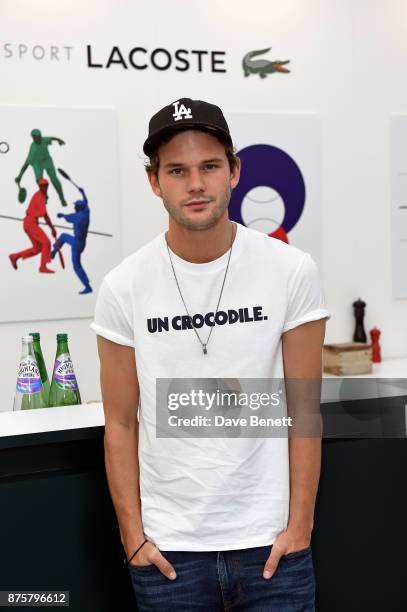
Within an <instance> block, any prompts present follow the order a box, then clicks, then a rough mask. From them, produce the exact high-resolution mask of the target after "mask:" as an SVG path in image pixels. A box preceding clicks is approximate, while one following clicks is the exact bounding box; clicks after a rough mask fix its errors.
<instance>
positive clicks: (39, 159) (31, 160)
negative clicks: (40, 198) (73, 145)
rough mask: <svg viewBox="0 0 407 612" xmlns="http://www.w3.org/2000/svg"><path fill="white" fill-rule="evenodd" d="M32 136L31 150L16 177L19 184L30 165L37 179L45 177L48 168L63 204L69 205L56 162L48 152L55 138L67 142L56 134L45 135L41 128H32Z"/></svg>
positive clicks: (60, 141) (61, 143) (62, 142)
mask: <svg viewBox="0 0 407 612" xmlns="http://www.w3.org/2000/svg"><path fill="white" fill-rule="evenodd" d="M31 136H32V139H33V142H32V143H31V146H30V150H29V151H28V156H27V159H26V160H25V162H24V164H23V167H22V168H21V170H20V173H19V175H18V176H17V177H16V178H15V181H16V183H17V185H18V186H20V181H21V179H22V178H23V175H24V172H25V171H26V170H27V168H28V166H32V169H33V170H34V175H35V180H36V181H38V180H39V179H40V178H43V174H44V170H46V171H47V174H48V176H49V178H50V180H51V183H52V184H53V185H54V187H55V189H56V192H57V193H58V196H59V199H60V201H61V204H62V206H67V203H66V201H65V196H64V192H63V190H62V185H61V183H60V180H59V178H58V177H57V174H56V172H55V166H54V162H53V161H52V157H51V155H50V154H49V152H48V147H49V145H50V144H52V142H53V140H55V141H56V142H57V143H58V144H59V145H60V146H61V145H64V144H65V142H64V141H63V140H61V138H55V136H43V135H42V134H41V132H40V130H32V131H31Z"/></svg>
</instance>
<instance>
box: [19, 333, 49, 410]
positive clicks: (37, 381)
mask: <svg viewBox="0 0 407 612" xmlns="http://www.w3.org/2000/svg"><path fill="white" fill-rule="evenodd" d="M22 342H23V347H22V350H21V359H20V366H19V368H18V375H17V385H16V395H15V398H14V406H13V410H30V409H31V408H46V407H47V403H46V401H45V398H44V394H43V388H42V382H41V376H40V371H39V368H38V364H37V360H36V358H35V354H34V349H33V339H32V337H31V336H23V338H22Z"/></svg>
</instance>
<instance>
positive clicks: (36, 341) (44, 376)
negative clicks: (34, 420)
mask: <svg viewBox="0 0 407 612" xmlns="http://www.w3.org/2000/svg"><path fill="white" fill-rule="evenodd" d="M30 336H32V339H33V349H34V354H35V358H36V360H37V364H38V369H39V371H40V376H41V381H42V390H43V393H44V399H45V402H46V404H45V405H46V406H48V403H49V388H50V384H49V378H48V372H47V368H46V366H45V361H44V357H43V355H42V350H41V343H40V339H41V337H40V334H39V333H38V332H31V333H30Z"/></svg>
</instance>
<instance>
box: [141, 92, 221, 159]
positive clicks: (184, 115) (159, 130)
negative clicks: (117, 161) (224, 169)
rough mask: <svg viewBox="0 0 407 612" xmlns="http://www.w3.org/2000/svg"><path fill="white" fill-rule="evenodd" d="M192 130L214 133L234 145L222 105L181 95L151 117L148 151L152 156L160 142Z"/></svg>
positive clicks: (146, 144) (146, 151) (145, 148)
mask: <svg viewBox="0 0 407 612" xmlns="http://www.w3.org/2000/svg"><path fill="white" fill-rule="evenodd" d="M188 129H189V130H190V129H199V130H202V131H204V132H209V133H213V134H214V135H216V136H218V137H220V138H221V139H222V140H223V141H225V142H227V143H229V144H232V137H231V135H230V132H229V126H228V124H227V123H226V119H225V117H224V115H223V113H222V111H221V109H220V108H219V106H216V105H215V104H210V103H209V102H204V101H203V100H191V98H180V99H179V100H176V101H175V102H172V103H171V104H169V105H168V106H165V107H164V108H162V109H161V110H159V111H158V113H156V114H155V115H153V116H152V117H151V119H150V123H149V124H148V138H147V140H146V141H145V143H144V145H143V151H144V153H145V154H146V155H148V157H151V155H152V154H153V153H154V152H155V151H156V149H157V147H158V145H159V144H160V142H162V141H163V140H164V139H165V138H167V137H168V136H169V135H171V133H172V132H178V131H180V130H188Z"/></svg>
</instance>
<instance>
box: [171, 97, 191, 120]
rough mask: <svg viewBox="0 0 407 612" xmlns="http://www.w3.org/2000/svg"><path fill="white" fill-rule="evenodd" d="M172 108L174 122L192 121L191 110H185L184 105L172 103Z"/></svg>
mask: <svg viewBox="0 0 407 612" xmlns="http://www.w3.org/2000/svg"><path fill="white" fill-rule="evenodd" d="M172 106H173V107H174V113H173V115H172V116H173V117H174V121H179V120H180V119H192V113H191V109H190V108H186V106H185V104H181V106H180V103H179V100H178V101H177V102H173V104H172Z"/></svg>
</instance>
